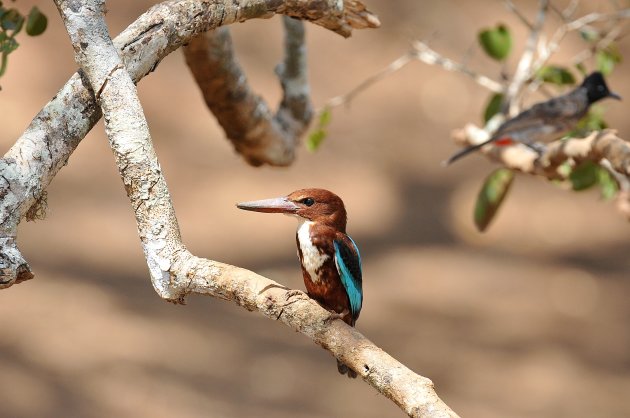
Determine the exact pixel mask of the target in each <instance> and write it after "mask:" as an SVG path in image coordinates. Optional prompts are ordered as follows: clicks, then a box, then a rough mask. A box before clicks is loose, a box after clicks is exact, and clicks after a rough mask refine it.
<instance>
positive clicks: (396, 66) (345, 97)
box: [320, 53, 415, 111]
mask: <svg viewBox="0 0 630 418" xmlns="http://www.w3.org/2000/svg"><path fill="white" fill-rule="evenodd" d="M414 59H415V57H414V56H413V54H412V53H407V54H405V55H402V56H400V57H398V58H396V59H395V60H394V61H392V62H391V63H390V64H389V65H388V66H387V67H385V68H383V69H382V70H380V71H379V72H377V73H376V74H373V75H371V76H370V77H368V78H366V79H365V80H363V81H362V82H361V83H359V84H358V85H357V86H356V87H354V88H353V89H351V90H350V91H348V92H347V93H345V94H342V95H340V96H335V97H333V98H331V99H329V100H328V101H327V102H326V105H325V106H324V107H336V106H341V105H346V106H349V105H350V103H351V102H352V100H353V99H354V98H355V97H356V96H357V95H358V94H359V93H361V92H363V91H364V90H366V89H367V88H369V87H370V86H372V85H373V84H375V83H377V82H378V81H380V80H382V79H384V78H385V77H387V76H388V75H390V74H391V73H394V72H396V71H398V70H400V69H401V68H403V67H404V66H405V65H407V64H409V63H410V62H411V61H413V60H414ZM320 111H321V109H320Z"/></svg>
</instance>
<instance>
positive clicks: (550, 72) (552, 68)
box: [536, 65, 575, 86]
mask: <svg viewBox="0 0 630 418" xmlns="http://www.w3.org/2000/svg"><path fill="white" fill-rule="evenodd" d="M536 76H537V77H538V78H539V79H541V80H542V81H544V82H545V83H551V84H556V85H558V86H563V85H567V84H575V77H573V74H572V73H571V72H570V71H569V69H568V68H565V67H559V66H556V65H546V66H544V67H542V68H541V69H540V70H539V71H538V74H537V75H536Z"/></svg>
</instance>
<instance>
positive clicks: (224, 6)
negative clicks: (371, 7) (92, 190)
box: [0, 0, 378, 289]
mask: <svg viewBox="0 0 630 418" xmlns="http://www.w3.org/2000/svg"><path fill="white" fill-rule="evenodd" d="M349 3H350V6H351V7H350V8H348V9H346V7H345V3H343V4H341V6H343V7H342V9H339V8H338V6H339V5H340V3H339V2H336V1H334V0H316V1H315V2H313V1H310V2H308V1H307V0H287V1H277V0H252V1H250V2H249V3H248V5H249V7H247V8H243V7H239V2H238V1H236V0H223V1H221V2H207V1H202V0H178V1H168V2H164V3H160V4H158V5H156V6H154V7H152V8H151V9H149V10H148V11H147V12H146V13H144V14H143V15H142V16H140V17H139V18H138V19H137V20H136V21H135V22H134V23H132V24H131V25H130V26H129V27H128V28H127V29H125V30H124V31H123V32H122V33H121V34H120V35H119V36H118V37H117V38H116V39H115V40H114V44H115V45H116V47H117V49H118V53H119V54H120V56H121V58H122V59H123V61H124V63H125V66H126V67H127V71H128V72H129V74H130V75H131V77H132V78H133V80H134V82H136V83H137V82H138V81H139V80H140V79H142V78H143V77H144V76H145V75H147V74H149V73H150V72H151V71H153V70H155V68H156V67H157V65H158V64H159V63H160V61H161V60H162V59H163V58H164V57H165V56H166V55H168V54H169V53H171V52H172V51H174V50H176V49H177V48H179V47H180V46H182V45H183V44H185V43H187V42H189V41H190V40H191V39H193V38H194V37H196V36H198V35H199V34H200V33H202V32H205V31H208V30H211V29H214V28H216V27H219V26H221V25H228V24H231V23H234V22H240V21H244V20H247V19H255V18H268V17H270V16H271V15H273V14H274V13H279V14H289V15H291V16H295V17H297V18H302V19H305V20H309V21H313V22H314V23H316V24H319V25H321V26H324V27H325V28H327V29H330V30H335V31H337V32H339V33H342V34H344V35H349V34H350V32H349V31H350V29H351V28H352V27H360V26H361V24H360V19H366V23H365V24H364V25H363V27H373V26H375V25H377V23H378V20H377V19H376V17H374V16H373V15H371V14H370V13H369V12H368V11H366V10H365V8H363V9H361V7H360V6H359V3H358V2H349ZM307 4H310V5H311V6H313V7H315V8H316V11H313V10H311V9H308V8H306V7H305V5H307ZM100 117H101V111H100V109H99V107H98V106H97V105H96V102H95V100H94V94H93V92H92V91H91V88H90V84H89V83H88V82H87V80H84V79H83V78H82V76H81V75H80V74H79V73H76V74H74V75H73V76H72V77H71V78H70V80H69V81H68V82H67V83H66V84H65V86H63V87H62V89H61V90H60V91H59V92H58V93H57V94H56V95H55V97H54V98H53V99H52V100H51V101H50V102H49V103H48V104H47V105H46V106H45V107H44V108H43V109H42V110H41V111H40V112H39V114H38V115H37V116H36V117H35V118H34V119H33V121H32V122H31V124H30V125H29V126H28V127H27V128H26V131H25V132H24V133H23V134H22V136H21V137H20V138H18V140H17V141H16V143H15V144H14V145H13V147H11V149H10V150H9V151H8V152H7V153H6V154H5V155H4V157H3V158H2V159H0V177H1V178H4V180H5V181H3V182H0V196H1V197H2V198H1V199H0V255H1V256H0V289H1V288H5V287H9V286H11V285H13V284H14V283H19V282H21V281H23V280H27V279H29V278H32V277H33V274H32V272H31V270H30V268H29V266H28V263H27V262H26V260H25V259H24V257H23V256H22V254H21V253H20V251H19V249H18V248H17V246H16V241H17V239H16V234H17V225H18V223H19V222H20V220H21V219H22V218H23V217H24V215H25V214H26V212H28V210H29V209H30V208H31V206H32V205H33V204H34V203H35V202H36V201H37V200H38V199H39V198H40V196H41V195H42V193H43V191H44V190H45V189H46V187H47V186H48V185H49V184H50V182H51V181H52V179H53V178H54V176H55V175H56V174H57V172H59V170H60V169H61V168H62V167H63V166H64V165H65V164H66V163H67V161H68V159H69V157H70V155H71V154H72V152H73V151H74V150H75V149H76V147H77V146H78V145H79V142H80V141H81V139H83V137H84V136H85V135H86V134H87V133H88V132H89V131H90V129H92V127H93V126H94V125H95V124H96V122H98V120H99V119H100Z"/></svg>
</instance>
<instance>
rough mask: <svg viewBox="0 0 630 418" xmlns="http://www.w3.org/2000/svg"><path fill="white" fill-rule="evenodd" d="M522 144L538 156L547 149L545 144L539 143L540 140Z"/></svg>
mask: <svg viewBox="0 0 630 418" xmlns="http://www.w3.org/2000/svg"><path fill="white" fill-rule="evenodd" d="M523 145H525V146H526V147H527V148H529V149H531V150H532V151H534V152H535V153H536V154H538V155H539V156H541V155H543V154H544V153H545V151H546V150H547V146H546V145H545V144H541V143H540V142H532V143H531V144H527V143H523Z"/></svg>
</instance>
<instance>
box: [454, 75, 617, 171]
mask: <svg viewBox="0 0 630 418" xmlns="http://www.w3.org/2000/svg"><path fill="white" fill-rule="evenodd" d="M607 97H610V98H612V99H617V100H621V96H619V95H618V94H616V93H613V92H611V91H610V90H609V89H608V86H607V85H606V81H605V80H604V76H603V75H602V73H600V72H597V71H596V72H594V73H591V74H590V75H589V76H588V77H586V78H585V79H584V81H583V82H582V84H581V85H580V86H578V87H577V88H575V89H574V90H572V91H570V92H569V93H567V94H564V95H562V96H558V97H554V98H552V99H549V100H547V101H545V102H541V103H537V104H535V105H533V106H532V107H530V108H529V109H527V110H524V111H523V112H521V113H519V114H518V115H516V116H515V117H513V118H511V119H508V120H507V121H505V122H504V123H503V124H502V125H501V126H499V128H498V129H497V131H496V132H495V133H494V134H493V135H492V137H491V138H490V139H488V140H487V141H485V142H482V143H480V144H476V145H471V146H469V147H467V148H464V149H462V150H460V151H458V152H456V153H455V154H453V155H452V156H451V157H450V158H449V159H448V160H446V161H444V165H449V164H451V163H453V162H455V161H457V160H459V159H460V158H462V157H465V156H466V155H468V154H470V153H471V152H473V151H476V150H478V149H479V148H481V147H483V146H484V145H486V144H489V143H491V142H493V143H495V144H496V145H511V144H515V143H522V144H525V145H527V146H529V147H531V148H533V149H536V148H535V143H537V142H549V141H552V140H554V139H557V138H558V137H560V136H561V135H563V134H565V133H567V132H569V131H570V130H572V129H574V128H575V126H576V125H577V123H578V121H579V120H580V119H582V118H583V117H584V116H585V115H586V113H587V112H588V109H589V107H590V106H591V105H592V104H593V103H595V102H597V101H599V100H602V99H605V98H607Z"/></svg>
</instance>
